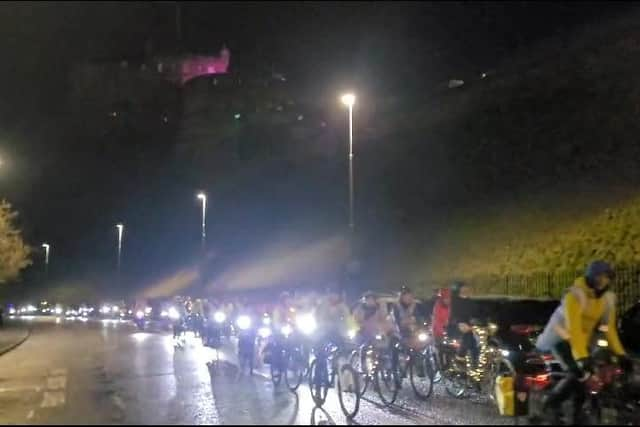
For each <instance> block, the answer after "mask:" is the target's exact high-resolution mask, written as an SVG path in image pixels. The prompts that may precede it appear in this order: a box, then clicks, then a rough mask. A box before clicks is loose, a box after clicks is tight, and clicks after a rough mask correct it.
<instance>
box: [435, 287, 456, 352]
mask: <svg viewBox="0 0 640 427" xmlns="http://www.w3.org/2000/svg"><path fill="white" fill-rule="evenodd" d="M450 310H451V291H450V290H449V289H446V288H445V289H440V292H438V298H437V299H436V302H435V304H434V305H433V315H432V319H431V332H432V334H433V337H434V338H435V339H436V341H438V342H440V341H441V340H442V338H444V334H445V331H446V330H447V326H448V324H449V315H450Z"/></svg>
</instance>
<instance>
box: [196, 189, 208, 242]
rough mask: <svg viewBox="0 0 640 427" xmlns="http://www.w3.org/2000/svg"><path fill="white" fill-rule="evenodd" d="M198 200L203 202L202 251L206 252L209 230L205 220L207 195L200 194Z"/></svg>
mask: <svg viewBox="0 0 640 427" xmlns="http://www.w3.org/2000/svg"><path fill="white" fill-rule="evenodd" d="M198 199H200V200H201V201H202V250H203V251H204V245H205V241H206V238H207V229H206V221H205V218H206V216H207V195H206V194H204V193H202V192H200V193H198Z"/></svg>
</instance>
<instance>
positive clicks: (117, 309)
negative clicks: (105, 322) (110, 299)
mask: <svg viewBox="0 0 640 427" xmlns="http://www.w3.org/2000/svg"><path fill="white" fill-rule="evenodd" d="M111 311H113V312H114V313H117V312H119V311H120V307H118V306H117V305H114V306H113V307H111Z"/></svg>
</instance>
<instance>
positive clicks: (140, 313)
mask: <svg viewBox="0 0 640 427" xmlns="http://www.w3.org/2000/svg"><path fill="white" fill-rule="evenodd" d="M136 317H137V318H138V319H142V318H143V317H144V312H143V311H142V310H138V311H136Z"/></svg>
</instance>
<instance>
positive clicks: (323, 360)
mask: <svg viewBox="0 0 640 427" xmlns="http://www.w3.org/2000/svg"><path fill="white" fill-rule="evenodd" d="M339 356H340V351H339V347H338V346H337V345H335V344H332V343H329V344H327V345H326V346H325V347H323V348H322V349H321V350H320V351H317V352H316V353H315V358H314V359H313V361H312V362H311V365H310V367H309V390H310V391H311V398H312V399H313V402H314V403H315V405H316V407H318V408H321V407H322V405H324V403H325V401H326V399H327V394H328V392H329V388H332V387H334V386H335V385H336V383H337V388H338V400H339V402H340V409H341V410H342V413H343V414H344V415H345V416H346V417H347V419H353V418H354V417H355V416H356V415H357V413H358V410H359V409H360V393H359V392H358V390H359V388H360V386H359V376H358V373H357V372H356V370H355V369H354V368H353V366H351V365H350V364H349V363H347V362H344V363H341V362H340V359H341V358H340V357H339ZM336 378H337V382H336ZM347 378H348V379H347Z"/></svg>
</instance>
